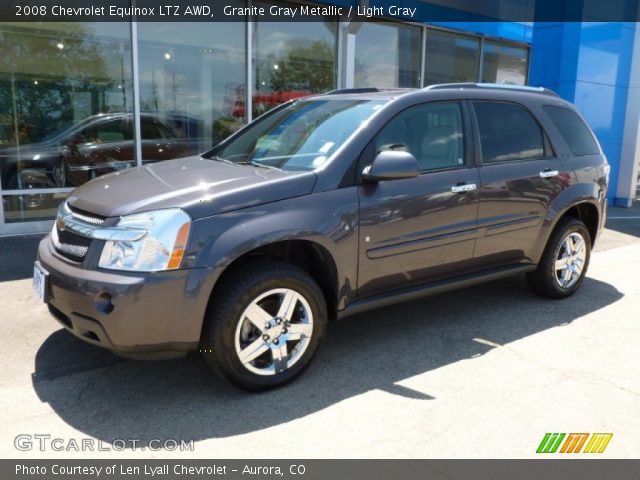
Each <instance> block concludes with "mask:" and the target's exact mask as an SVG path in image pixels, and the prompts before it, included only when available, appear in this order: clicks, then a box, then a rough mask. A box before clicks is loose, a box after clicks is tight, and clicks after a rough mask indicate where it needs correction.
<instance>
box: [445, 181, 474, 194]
mask: <svg viewBox="0 0 640 480" xmlns="http://www.w3.org/2000/svg"><path fill="white" fill-rule="evenodd" d="M476 188H477V187H476V184H475V183H462V184H458V185H454V186H452V187H451V191H452V192H453V193H466V192H470V191H472V190H475V189H476Z"/></svg>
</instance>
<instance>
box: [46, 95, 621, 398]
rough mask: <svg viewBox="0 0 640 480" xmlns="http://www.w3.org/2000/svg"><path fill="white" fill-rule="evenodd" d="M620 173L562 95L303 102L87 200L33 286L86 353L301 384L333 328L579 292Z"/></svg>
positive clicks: (117, 177)
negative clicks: (514, 292)
mask: <svg viewBox="0 0 640 480" xmlns="http://www.w3.org/2000/svg"><path fill="white" fill-rule="evenodd" d="M608 175H609V166H608V164H607V160H606V159H605V156H604V155H603V153H602V150H601V148H600V146H599V145H598V143H597V141H596V139H595V137H594V135H593V134H592V132H591V131H590V130H589V128H588V127H587V125H586V124H585V122H584V121H583V120H582V119H581V117H580V115H579V114H578V113H577V112H576V110H575V108H574V107H573V106H572V105H571V104H569V103H567V102H566V101H564V100H562V99H560V98H559V97H558V96H557V95H556V94H554V93H553V92H550V91H549V90H546V89H542V88H532V87H505V86H498V85H485V84H449V85H436V86H431V87H427V88H425V89H422V90H387V91H381V90H377V89H359V90H340V91H334V92H330V93H329V94H326V95H318V96H313V97H308V98H304V99H298V100H295V101H291V102H288V103H286V104H284V105H281V106H279V107H277V108H275V109H273V110H271V111H270V112H268V113H266V114H264V115H263V116H261V117H259V118H258V119H257V120H255V121H254V122H252V123H251V124H249V125H247V126H246V127H245V128H243V129H242V130H240V131H239V132H237V133H235V134H234V135H232V136H231V137H229V138H228V139H227V140H225V141H224V142H222V143H221V144H219V145H217V146H216V147H214V148H213V149H212V150H210V151H209V152H207V153H204V154H202V155H199V156H194V157H187V158H181V159H176V160H171V161H166V162H161V163H158V164H152V165H145V166H142V167H138V168H133V169H130V170H126V171H118V172H114V173H111V174H108V175H105V176H102V177H100V178H97V179H95V180H93V181H91V182H89V183H87V184H85V185H83V186H82V187H80V188H78V189H76V190H75V191H74V192H73V193H71V195H70V196H69V197H68V199H67V201H66V202H64V203H63V204H62V205H61V206H60V210H59V213H58V217H57V220H56V222H55V225H54V227H53V230H52V232H51V234H50V235H48V236H47V237H46V238H44V239H43V240H42V242H41V243H40V246H39V251H38V258H37V261H36V264H35V268H34V287H35V289H36V291H37V292H38V295H39V296H40V298H41V299H42V300H43V301H44V302H46V303H47V304H48V306H49V309H50V311H51V312H52V314H53V316H54V317H55V318H56V319H57V320H58V321H59V322H60V323H61V324H62V325H63V326H64V327H65V328H66V329H68V330H69V331H70V332H71V333H73V334H74V335H76V336H77V337H79V338H80V339H82V340H84V341H86V342H89V343H92V344H94V345H99V346H101V347H105V348H108V349H110V350H112V351H114V352H116V353H117V354H119V355H123V356H127V357H133V358H170V357H175V356H179V355H184V354H185V353H187V352H192V351H199V352H201V353H202V354H203V355H204V357H205V358H206V360H207V362H208V363H209V364H210V365H211V367H212V368H213V369H214V370H215V371H217V372H219V373H221V374H222V375H223V376H224V377H225V378H227V379H228V380H230V381H231V382H233V383H235V384H236V385H238V386H240V387H243V388H247V389H253V390H259V389H265V388H270V387H274V386H278V385H282V384H284V383H286V382H288V381H290V380H292V379H293V378H295V377H296V376H297V375H299V374H300V373H301V372H302V371H303V370H304V369H305V368H306V367H307V366H308V365H309V363H310V362H311V360H312V358H313V356H314V354H315V353H316V351H317V349H318V346H319V345H320V343H321V341H322V338H323V335H324V333H325V327H326V324H327V321H328V320H329V319H331V318H342V317H346V316H348V315H351V314H354V313H358V312H363V311H366V310H369V309H372V308H378V307H382V306H384V305H389V304H391V303H395V302H403V301H408V300H412V299H416V298H419V297H422V296H425V295H429V294H433V293H437V292H442V291H445V290H450V289H454V288H459V287H464V286H467V285H472V284H476V283H480V282H486V281H490V280H494V279H497V278H501V277H505V276H508V275H515V274H522V273H526V275H527V278H528V280H529V284H530V285H531V288H532V289H533V290H535V291H536V292H538V293H540V294H542V295H545V296H547V297H550V298H563V297H567V296H569V295H571V294H572V293H574V292H575V291H576V290H577V289H578V288H579V287H580V284H581V283H582V281H583V279H584V276H585V273H586V271H587V266H588V264H589V257H590V251H591V248H592V247H593V244H594V241H595V240H596V236H597V234H598V232H599V231H600V229H601V228H602V226H603V225H604V222H605V211H606V208H605V207H606V197H607V195H606V194H607V182H608Z"/></svg>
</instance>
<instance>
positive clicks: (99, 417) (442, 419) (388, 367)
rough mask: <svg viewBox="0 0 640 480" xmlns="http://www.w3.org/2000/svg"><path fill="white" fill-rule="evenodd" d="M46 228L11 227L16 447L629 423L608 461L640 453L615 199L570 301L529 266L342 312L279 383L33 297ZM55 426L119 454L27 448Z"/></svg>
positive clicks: (11, 409) (381, 440)
mask: <svg viewBox="0 0 640 480" xmlns="http://www.w3.org/2000/svg"><path fill="white" fill-rule="evenodd" d="M37 242H38V237H28V236H27V237H13V238H3V239H0V312H1V313H0V325H1V328H2V330H1V332H0V333H1V336H0V345H1V346H2V348H1V349H0V364H1V365H2V366H3V368H2V370H1V373H0V387H1V388H0V455H1V456H2V457H3V458H28V457H52V458H55V457H59V458H70V457H83V458H86V457H133V458H149V457H156V458H162V457H194V458H266V457H276V458H434V457H435V458H443V457H444V458H527V457H536V455H537V454H536V453H535V451H536V448H537V446H538V444H539V443H540V441H541V440H542V438H543V436H544V434H545V433H546V432H567V433H569V432H611V433H613V437H612V440H611V442H610V444H609V445H608V447H607V449H606V451H605V452H604V453H602V454H599V456H600V457H606V458H638V457H639V456H640V430H639V429H638V425H640V375H639V373H640V348H638V345H639V344H640V273H639V272H640V209H639V208H634V209H610V211H609V221H608V224H607V229H606V230H605V231H604V233H603V235H602V237H601V238H600V239H599V241H598V244H597V248H596V250H595V252H594V254H593V257H592V261H591V266H590V268H589V273H588V277H587V279H586V280H585V282H584V284H583V286H582V288H581V290H580V291H579V292H578V293H576V294H575V295H574V296H573V297H571V298H569V299H566V300H561V301H550V300H547V299H543V298H540V297H538V296H536V295H534V294H533V293H531V292H530V291H529V289H528V288H527V286H526V282H525V280H524V278H522V277H515V278H512V279H506V280H501V281H496V282H493V283H490V284H485V285H481V286H476V287H471V288H467V289H464V290H459V291H456V292H451V293H447V294H443V295H440V296H435V297H430V298H427V299H424V300H420V301H415V302H411V303H407V304H403V305H398V306H394V307H389V308H385V309H380V310H376V311H374V312H371V313H366V314H362V315H358V316H355V317H351V318H349V319H345V320H343V321H336V322H332V323H331V324H330V325H329V329H328V333H327V338H326V341H325V344H324V345H323V347H322V348H321V350H320V352H319V354H318V357H317V359H316V361H315V363H314V364H313V365H312V367H311V368H310V369H309V370H308V371H307V372H306V373H305V374H304V375H303V376H302V377H300V378H299V379H298V380H297V381H296V382H294V383H293V384H291V385H289V386H287V387H285V388H282V389H279V390H275V391H270V392H267V393H262V394H248V393H245V392H242V391H239V390H237V389H235V388H234V387H232V386H230V385H229V384H227V383H225V382H223V381H221V380H219V379H218V378H217V377H215V376H213V375H211V374H210V372H209V371H208V369H207V367H206V365H205V364H204V362H203V361H202V360H201V359H200V358H199V357H198V356H197V355H194V356H189V357H187V358H184V359H180V360H172V361H164V362H142V361H130V360H124V359H121V358H119V357H116V356H114V355H112V354H110V353H109V352H107V351H104V350H102V349H99V348H97V347H92V346H89V345H86V344H84V343H82V342H81V341H79V340H76V339H75V338H74V337H72V336H71V335H70V334H68V333H67V332H66V331H64V330H63V329H61V328H59V325H58V324H57V323H56V322H55V321H54V320H53V319H52V318H50V316H49V314H48V312H47V310H46V308H45V307H44V305H42V304H39V303H38V301H37V300H36V298H35V296H34V295H33V294H32V291H31V280H30V277H31V273H32V260H33V256H34V252H35V248H36V245H37ZM40 434H44V435H50V437H51V438H52V439H53V438H58V439H61V440H60V442H58V443H57V445H58V446H63V447H68V446H69V444H70V442H71V443H73V441H76V442H77V443H78V444H81V442H83V441H86V440H91V441H96V442H97V441H98V440H99V441H100V442H101V443H100V445H102V450H96V449H94V451H89V452H83V451H75V450H74V449H71V450H63V451H56V450H55V449H52V448H51V446H50V445H47V447H46V448H45V449H44V451H41V450H40V449H39V446H38V442H34V444H33V446H32V448H31V449H30V450H27V451H22V450H19V449H17V448H16V437H18V436H20V435H27V436H31V437H27V438H33V435H40ZM19 438H24V437H19ZM155 439H158V440H160V441H161V443H162V442H164V441H166V440H176V441H178V442H179V441H180V440H184V441H185V442H186V443H187V444H189V442H191V441H192V440H193V444H191V445H192V446H191V447H190V448H192V450H187V451H182V452H181V451H179V450H175V451H168V450H160V451H150V450H149V448H148V447H149V446H150V443H149V442H150V441H152V440H155ZM123 440H125V441H126V440H133V441H135V442H138V443H137V446H136V448H135V449H134V448H131V445H132V443H131V442H127V443H126V445H127V447H126V448H124V450H122V449H120V448H119V447H120V446H121V445H122V444H123V443H122V441H123ZM114 442H115V443H114ZM155 444H156V445H158V443H157V442H156V443H155ZM170 444H171V442H170ZM21 445H22V447H23V448H26V447H24V444H21ZM86 445H88V444H86ZM110 446H111V447H110ZM139 447H145V450H140V449H139ZM114 448H115V449H114ZM538 456H539V455H538Z"/></svg>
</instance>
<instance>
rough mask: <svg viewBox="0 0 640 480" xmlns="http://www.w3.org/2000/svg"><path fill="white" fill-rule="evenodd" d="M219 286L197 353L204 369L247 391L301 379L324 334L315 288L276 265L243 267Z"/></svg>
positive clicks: (303, 277) (307, 279)
mask: <svg viewBox="0 0 640 480" xmlns="http://www.w3.org/2000/svg"><path fill="white" fill-rule="evenodd" d="M223 282H224V283H223V284H221V287H220V290H218V291H215V292H214V295H213V298H212V301H211V304H210V307H209V309H208V312H207V318H206V319H205V321H206V323H205V328H204V332H203V336H202V341H201V348H200V350H201V351H202V353H203V355H204V357H205V359H206V360H207V363H208V364H209V365H210V366H211V367H212V369H213V370H214V371H216V372H218V373H220V374H222V376H223V377H224V378H226V379H227V380H229V381H231V382H232V383H234V384H236V385H238V386H239V387H242V388H245V389H249V390H264V389H268V388H273V387H277V386H280V385H284V384H285V383H287V382H290V381H291V380H293V379H294V378H296V377H297V376H298V375H300V374H301V373H302V372H303V371H304V369H305V368H306V367H307V366H308V365H309V363H310V362H311V360H312V359H313V357H314V355H315V352H316V350H317V348H318V346H319V345H320V342H321V340H322V338H323V337H324V332H325V329H326V321H327V308H326V304H325V300H324V297H323V295H322V291H321V290H320V288H319V287H318V285H317V284H316V283H315V282H314V281H313V279H312V278H311V277H310V276H309V275H307V273H305V272H304V271H302V270H300V269H298V268H296V267H294V266H291V265H288V264H285V263H280V262H260V263H255V264H248V265H245V266H243V267H240V268H238V269H237V270H236V271H233V272H231V273H230V274H229V275H228V276H226V277H225V278H224V279H223Z"/></svg>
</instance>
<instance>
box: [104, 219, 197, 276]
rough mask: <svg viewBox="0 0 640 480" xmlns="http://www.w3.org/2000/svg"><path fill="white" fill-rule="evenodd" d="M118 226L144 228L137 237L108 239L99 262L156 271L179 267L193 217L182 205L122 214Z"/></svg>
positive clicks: (132, 269) (129, 268)
mask: <svg viewBox="0 0 640 480" xmlns="http://www.w3.org/2000/svg"><path fill="white" fill-rule="evenodd" d="M115 227H116V228H117V229H126V230H129V229H130V230H133V231H138V232H139V231H142V232H143V234H142V237H141V238H139V239H137V240H134V241H122V240H107V242H106V243H105V245H104V248H103V249H102V254H101V255H100V261H99V263H98V266H99V267H100V268H108V269H111V270H130V271H138V272H153V271H158V270H173V269H176V268H179V267H180V263H181V262H182V257H183V255H184V250H185V248H186V246H187V239H188V238H189V230H190V229H191V218H190V217H189V215H187V214H186V213H185V212H183V211H182V210H180V209H177V208H172V209H167V210H156V211H152V212H144V213H136V214H134V215H126V216H124V217H120V220H119V221H118V223H117V224H116V225H115Z"/></svg>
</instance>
